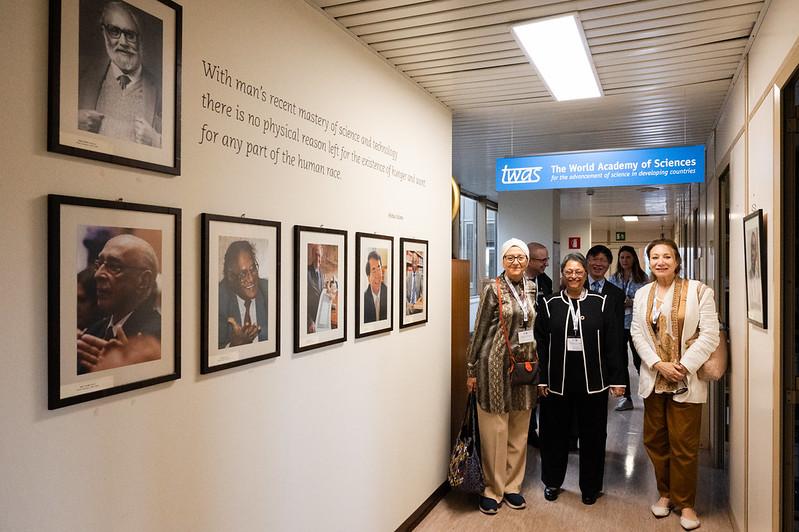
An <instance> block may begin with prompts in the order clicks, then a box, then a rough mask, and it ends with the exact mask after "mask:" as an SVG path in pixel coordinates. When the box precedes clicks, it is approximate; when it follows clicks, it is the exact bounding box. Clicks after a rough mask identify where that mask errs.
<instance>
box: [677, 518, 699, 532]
mask: <svg viewBox="0 0 799 532" xmlns="http://www.w3.org/2000/svg"><path fill="white" fill-rule="evenodd" d="M700 524H701V523H700V522H699V520H698V519H697V520H696V521H694V520H693V519H686V518H685V517H680V526H681V527H683V529H684V530H695V529H697V528H699V525H700Z"/></svg>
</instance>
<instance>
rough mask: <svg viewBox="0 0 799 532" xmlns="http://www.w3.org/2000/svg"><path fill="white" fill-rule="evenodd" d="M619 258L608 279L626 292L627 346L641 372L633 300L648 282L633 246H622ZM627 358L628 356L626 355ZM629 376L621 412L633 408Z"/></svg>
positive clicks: (620, 402) (621, 401) (620, 405)
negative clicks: (632, 329) (633, 325)
mask: <svg viewBox="0 0 799 532" xmlns="http://www.w3.org/2000/svg"><path fill="white" fill-rule="evenodd" d="M618 257H619V260H618V262H617V263H616V273H614V274H613V275H612V276H611V277H610V279H608V280H609V281H610V282H611V283H613V284H614V285H615V286H617V287H619V288H621V291H622V292H623V293H624V338H625V340H626V342H625V346H627V345H629V346H630V351H631V352H632V354H633V365H634V366H635V372H636V373H639V372H640V368H641V358H640V357H639V356H638V351H636V350H635V344H633V341H632V338H631V337H630V324H631V323H632V321H633V300H634V299H635V292H637V291H638V289H639V288H641V287H642V286H644V285H645V284H646V282H647V280H646V273H645V272H644V270H643V269H641V263H640V262H639V261H638V254H637V253H636V252H635V248H633V247H632V246H622V247H621V248H620V249H619V255H618ZM625 354H626V351H625ZM625 358H626V357H625ZM627 365H628V367H629V362H628V364H627ZM625 375H626V376H627V380H626V384H627V387H626V388H625V389H624V397H623V398H621V399H619V404H618V405H617V406H616V411H617V412H621V411H624V410H632V409H633V400H632V397H631V395H630V373H629V371H627V372H626V373H625Z"/></svg>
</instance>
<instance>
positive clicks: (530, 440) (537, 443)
mask: <svg viewBox="0 0 799 532" xmlns="http://www.w3.org/2000/svg"><path fill="white" fill-rule="evenodd" d="M527 445H532V446H533V447H535V448H536V449H538V448H540V447H541V440H539V439H538V434H536V433H535V431H531V432H530V434H528V435H527Z"/></svg>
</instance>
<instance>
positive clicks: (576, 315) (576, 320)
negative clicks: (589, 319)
mask: <svg viewBox="0 0 799 532" xmlns="http://www.w3.org/2000/svg"><path fill="white" fill-rule="evenodd" d="M567 298H568V300H569V316H570V317H571V319H572V323H573V324H574V325H573V327H574V334H577V332H578V331H579V329H580V320H581V319H582V314H581V313H580V302H579V301H577V309H576V310H575V308H574V307H575V305H572V302H571V298H569V297H568V296H567Z"/></svg>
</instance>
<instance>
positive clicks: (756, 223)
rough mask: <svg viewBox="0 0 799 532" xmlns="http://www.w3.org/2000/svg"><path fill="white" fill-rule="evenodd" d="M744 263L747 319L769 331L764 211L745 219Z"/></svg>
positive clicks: (754, 213)
mask: <svg viewBox="0 0 799 532" xmlns="http://www.w3.org/2000/svg"><path fill="white" fill-rule="evenodd" d="M744 261H745V265H746V314H747V317H748V319H749V321H750V322H751V323H754V324H755V325H757V326H759V327H762V328H763V329H767V328H768V319H767V318H768V315H767V312H766V311H767V309H768V305H767V304H766V302H767V297H768V293H767V292H766V272H767V270H766V230H765V228H764V227H763V209H758V210H756V211H755V212H753V213H752V214H750V215H748V216H746V217H745V218H744Z"/></svg>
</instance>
